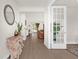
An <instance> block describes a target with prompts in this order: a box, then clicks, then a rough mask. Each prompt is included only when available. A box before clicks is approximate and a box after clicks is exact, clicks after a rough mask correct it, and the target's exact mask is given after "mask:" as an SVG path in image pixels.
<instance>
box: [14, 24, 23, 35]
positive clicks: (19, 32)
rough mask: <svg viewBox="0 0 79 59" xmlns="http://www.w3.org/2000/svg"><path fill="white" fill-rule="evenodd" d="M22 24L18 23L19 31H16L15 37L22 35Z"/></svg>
mask: <svg viewBox="0 0 79 59" xmlns="http://www.w3.org/2000/svg"><path fill="white" fill-rule="evenodd" d="M22 26H23V25H22V24H20V23H18V24H17V30H15V33H14V36H17V35H20V34H21V30H22Z"/></svg>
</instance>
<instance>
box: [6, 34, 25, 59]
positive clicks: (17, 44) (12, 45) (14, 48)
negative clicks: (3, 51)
mask: <svg viewBox="0 0 79 59" xmlns="http://www.w3.org/2000/svg"><path fill="white" fill-rule="evenodd" d="M23 46H24V44H23V37H22V36H21V35H18V36H12V37H9V38H8V39H7V47H8V49H9V52H10V54H11V57H10V59H19V55H20V54H21V52H22V48H23Z"/></svg>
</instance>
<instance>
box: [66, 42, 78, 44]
mask: <svg viewBox="0 0 79 59" xmlns="http://www.w3.org/2000/svg"><path fill="white" fill-rule="evenodd" d="M67 44H78V42H67Z"/></svg>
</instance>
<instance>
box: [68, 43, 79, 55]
mask: <svg viewBox="0 0 79 59" xmlns="http://www.w3.org/2000/svg"><path fill="white" fill-rule="evenodd" d="M67 50H68V51H69V52H70V53H72V54H74V55H76V56H78V45H77V44H69V45H67Z"/></svg>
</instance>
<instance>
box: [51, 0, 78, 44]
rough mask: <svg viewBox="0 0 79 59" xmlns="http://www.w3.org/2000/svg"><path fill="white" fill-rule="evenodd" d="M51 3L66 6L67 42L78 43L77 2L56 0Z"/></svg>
mask: <svg viewBox="0 0 79 59" xmlns="http://www.w3.org/2000/svg"><path fill="white" fill-rule="evenodd" d="M53 5H58V6H59V5H60V6H63V5H65V6H67V43H68V44H77V43H78V6H77V5H78V3H77V0H56V1H55V2H54V4H52V6H53Z"/></svg>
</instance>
